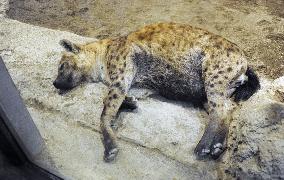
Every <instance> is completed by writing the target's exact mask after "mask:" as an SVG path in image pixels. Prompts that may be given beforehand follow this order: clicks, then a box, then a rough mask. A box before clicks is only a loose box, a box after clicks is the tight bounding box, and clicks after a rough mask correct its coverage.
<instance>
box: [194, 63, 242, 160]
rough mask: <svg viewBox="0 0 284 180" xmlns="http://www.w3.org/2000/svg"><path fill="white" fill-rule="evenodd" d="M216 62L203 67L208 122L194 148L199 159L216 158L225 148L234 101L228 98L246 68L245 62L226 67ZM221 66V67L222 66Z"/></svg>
mask: <svg viewBox="0 0 284 180" xmlns="http://www.w3.org/2000/svg"><path fill="white" fill-rule="evenodd" d="M218 66H221V68H216V64H215V65H214V64H213V65H212V66H211V67H210V66H209V67H207V68H205V69H209V72H208V71H206V70H205V71H204V75H205V76H204V83H205V90H206V94H207V99H208V111H209V118H210V120H209V123H208V125H207V127H206V129H205V132H204V134H203V136H202V138H201V140H200V141H199V143H198V145H197V146H196V148H195V153H196V155H197V157H198V158H199V159H205V158H212V159H217V158H219V156H220V155H221V154H222V153H223V151H224V150H225V148H226V138H227V134H228V129H229V124H230V121H231V112H232V110H233V108H234V106H235V103H234V102H233V101H232V100H231V99H230V96H231V94H232V92H231V91H232V90H234V88H230V87H231V86H232V84H233V83H234V82H235V80H236V79H238V78H239V77H240V76H241V75H242V74H244V72H245V69H246V64H244V65H240V66H239V67H234V68H233V67H228V65H226V64H223V65H218ZM222 67H223V68H222Z"/></svg>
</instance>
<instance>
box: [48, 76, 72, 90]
mask: <svg viewBox="0 0 284 180" xmlns="http://www.w3.org/2000/svg"><path fill="white" fill-rule="evenodd" d="M53 86H54V87H55V88H56V89H60V90H69V89H72V88H74V85H73V83H72V81H71V82H69V81H66V80H62V79H59V78H56V79H55V81H53Z"/></svg>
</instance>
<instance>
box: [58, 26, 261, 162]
mask: <svg viewBox="0 0 284 180" xmlns="http://www.w3.org/2000/svg"><path fill="white" fill-rule="evenodd" d="M60 44H61V45H62V46H63V47H64V48H65V49H66V51H67V52H65V53H64V54H63V55H62V58H61V61H60V63H59V69H58V76H57V78H56V80H55V81H54V83H53V84H54V86H55V87H56V88H58V89H72V88H74V87H75V86H77V85H79V84H81V83H82V82H98V81H100V82H103V83H104V84H105V85H106V86H107V87H108V94H107V96H106V97H105V99H104V108H103V111H102V114H101V120H100V128H101V133H102V142H103V144H104V148H105V152H104V160H105V161H106V162H110V161H113V160H114V159H115V157H116V156H117V154H118V151H119V150H118V146H117V142H116V137H115V133H114V131H113V128H112V122H115V119H116V116H117V113H118V111H119V109H120V107H121V106H122V105H133V104H134V108H135V103H133V102H131V100H132V98H131V97H129V96H128V93H129V90H130V89H131V88H144V89H145V88H146V89H151V90H153V91H155V92H157V93H159V94H160V95H161V96H164V97H165V98H168V99H174V100H182V101H187V102H190V103H192V104H193V105H195V106H200V105H203V104H204V103H206V105H207V106H206V107H207V109H206V110H207V112H208V114H209V118H210V120H209V123H208V125H207V127H206V129H205V132H204V134H203V136H202V138H201V140H200V141H199V143H198V144H197V146H196V148H195V150H194V152H195V154H196V156H197V158H198V159H205V158H206V159H217V158H218V157H219V156H220V155H221V154H222V152H223V151H224V150H225V147H226V137H227V134H228V127H229V123H230V119H231V117H230V115H231V112H232V110H233V109H234V107H235V106H236V105H237V104H238V102H239V101H241V100H247V99H248V98H249V97H250V96H252V95H253V94H254V93H255V92H256V91H257V89H258V88H259V87H260V85H259V80H258V77H257V76H256V74H255V73H254V72H253V71H252V69H251V68H249V67H248V66H247V60H246V57H245V54H244V52H243V51H242V50H241V49H240V48H239V47H238V46H237V45H236V44H234V43H232V42H230V41H228V40H226V39H224V38H223V37H221V36H219V35H216V34H213V33H210V32H208V31H206V30H202V29H200V28H195V27H192V26H190V25H186V24H178V23H158V24H152V25H148V26H145V27H143V28H142V29H140V30H137V31H135V32H131V33H129V34H128V35H126V36H120V37H116V38H107V39H102V40H98V41H95V42H92V43H87V44H81V45H80V44H74V43H71V42H70V41H68V40H61V41H60ZM132 107H133V106H132Z"/></svg>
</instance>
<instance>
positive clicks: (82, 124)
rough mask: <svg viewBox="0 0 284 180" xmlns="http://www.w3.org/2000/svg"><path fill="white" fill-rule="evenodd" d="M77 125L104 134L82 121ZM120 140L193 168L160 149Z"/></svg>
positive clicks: (120, 137) (119, 138)
mask: <svg viewBox="0 0 284 180" xmlns="http://www.w3.org/2000/svg"><path fill="white" fill-rule="evenodd" d="M76 123H77V125H79V126H80V127H82V128H84V129H88V130H91V131H93V132H96V133H99V134H102V133H101V131H100V130H97V129H96V128H95V127H92V126H90V125H87V124H86V123H84V122H82V121H76ZM117 139H118V140H121V141H123V142H126V143H128V144H131V145H135V146H138V147H142V148H144V149H147V150H150V151H152V152H156V153H159V154H161V155H162V156H164V157H166V158H167V159H170V160H172V161H174V162H176V163H179V164H181V165H182V166H184V167H186V168H192V167H190V166H188V165H187V164H186V163H184V162H181V161H179V160H177V159H175V158H173V157H171V156H169V155H167V154H165V153H164V152H162V151H161V150H160V149H159V148H152V147H148V146H145V145H143V144H141V143H138V142H136V141H134V140H133V139H130V138H128V137H123V136H118V137H117Z"/></svg>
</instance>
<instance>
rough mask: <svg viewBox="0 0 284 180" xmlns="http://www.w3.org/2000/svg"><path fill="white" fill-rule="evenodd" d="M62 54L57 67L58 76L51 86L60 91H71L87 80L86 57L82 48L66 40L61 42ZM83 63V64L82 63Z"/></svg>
mask: <svg viewBox="0 0 284 180" xmlns="http://www.w3.org/2000/svg"><path fill="white" fill-rule="evenodd" d="M60 45H62V46H63V47H64V48H65V50H66V51H67V52H64V53H63V55H62V57H61V60H60V62H59V67H58V75H57V78H56V79H55V81H54V82H53V85H54V86H55V87H56V88H57V89H60V90H69V89H72V88H74V87H76V86H78V85H80V84H81V83H83V82H85V81H86V80H87V79H88V76H89V73H88V67H89V66H88V63H86V62H88V56H87V55H86V52H85V51H83V50H82V46H80V45H76V44H74V43H72V42H70V41H68V40H61V41H60ZM83 62H84V63H83Z"/></svg>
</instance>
